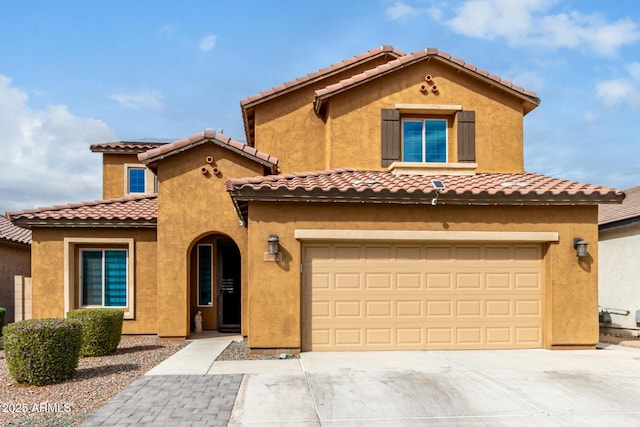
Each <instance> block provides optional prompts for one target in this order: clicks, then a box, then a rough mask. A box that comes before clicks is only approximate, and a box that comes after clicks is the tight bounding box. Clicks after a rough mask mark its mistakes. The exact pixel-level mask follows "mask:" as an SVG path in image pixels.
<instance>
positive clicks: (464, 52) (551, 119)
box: [0, 0, 640, 212]
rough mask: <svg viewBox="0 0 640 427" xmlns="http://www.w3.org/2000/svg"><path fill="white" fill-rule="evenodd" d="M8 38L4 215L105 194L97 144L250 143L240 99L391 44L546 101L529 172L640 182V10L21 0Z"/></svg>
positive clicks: (543, 1)
mask: <svg viewBox="0 0 640 427" xmlns="http://www.w3.org/2000/svg"><path fill="white" fill-rule="evenodd" d="M0 40H2V43H0V212H4V211H6V210H16V209H26V208H33V207H38V206H49V205H52V204H59V203H68V202H77V201H85V200H95V199H99V198H100V197H101V163H100V162H101V159H100V155H99V154H96V153H91V152H90V151H89V145H90V144H93V143H98V142H105V141H113V140H127V139H134V138H147V137H157V138H182V137H185V136H189V135H191V134H194V133H199V132H201V131H202V130H203V129H205V128H214V129H216V130H219V129H224V133H225V134H226V135H228V136H230V137H232V138H235V139H238V140H243V141H244V140H245V136H244V130H243V126H242V118H241V112H240V107H239V101H240V100H241V99H244V98H246V97H248V96H250V95H253V94H255V93H258V92H260V91H262V90H266V89H269V88H271V87H272V86H276V85H278V84H280V83H283V82H285V81H289V80H292V79H294V78H296V77H298V76H302V75H305V74H307V73H309V72H312V71H315V70H317V69H319V68H323V67H326V66H328V65H330V64H333V63H336V62H339V61H341V60H342V59H345V58H348V57H351V56H354V55H356V54H359V53H362V52H365V51H367V50H369V49H372V48H375V47H377V46H380V45H382V44H391V45H393V46H394V47H396V48H398V49H401V50H403V51H405V52H407V53H410V52H414V51H417V50H421V49H425V48H427V47H435V48H438V49H439V50H442V51H445V52H449V53H451V54H452V55H454V56H457V57H459V58H462V59H463V60H465V61H467V62H470V63H472V64H475V65H477V66H478V67H481V68H483V69H485V70H487V71H489V72H491V73H493V74H496V75H498V76H500V77H502V78H505V79H507V80H510V81H512V82H514V83H515V84H518V85H520V86H523V87H525V88H526V89H529V90H533V91H536V92H538V96H539V97H540V98H541V99H542V102H541V104H540V106H539V107H538V108H537V109H536V110H534V111H533V112H531V113H530V114H529V115H527V116H526V118H525V166H526V169H527V170H528V171H531V172H538V173H544V174H548V175H552V176H556V177H561V178H567V179H571V180H576V181H581V182H586V183H591V184H598V185H606V186H610V187H615V188H619V189H625V188H629V187H633V186H636V185H640V167H639V160H638V159H640V137H638V129H639V125H638V122H639V121H640V120H639V113H640V2H637V1H636V0H616V1H609V2H604V3H603V2H601V1H598V2H596V1H591V0H573V1H571V0H567V1H561V0H459V1H451V0H450V1H435V0H370V1H344V0H336V1H334V0H327V1H323V2H295V3H294V2H293V1H290V0H289V1H279V0H271V1H235V2H228V1H188V0H186V1H180V2H177V1H158V0H155V1H149V0H136V1H134V0H129V1H108V2H104V1H102V2H98V1H66V0H60V1H56V2H53V1H41V2H35V1H20V2H17V1H15V2H3V4H2V5H1V6H0Z"/></svg>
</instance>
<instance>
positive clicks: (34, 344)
mask: <svg viewBox="0 0 640 427" xmlns="http://www.w3.org/2000/svg"><path fill="white" fill-rule="evenodd" d="M2 334H3V341H4V352H5V353H4V354H5V359H6V361H7V368H8V369H9V373H10V374H11V376H12V377H13V378H14V379H15V380H16V381H17V382H19V383H29V384H33V385H38V386H41V385H47V384H55V383H59V382H62V381H64V380H67V379H69V378H72V377H74V376H75V374H76V369H77V367H78V360H79V359H80V345H81V339H82V325H81V322H79V321H77V320H73V319H32V320H24V321H21V322H16V323H11V324H9V325H7V326H5V327H4V328H3V329H2Z"/></svg>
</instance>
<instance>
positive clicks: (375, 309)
mask: <svg viewBox="0 0 640 427" xmlns="http://www.w3.org/2000/svg"><path fill="white" fill-rule="evenodd" d="M391 305H392V304H391V301H386V300H385V301H365V307H366V316H367V317H368V318H376V317H378V318H380V317H383V318H390V317H391V315H392V308H391Z"/></svg>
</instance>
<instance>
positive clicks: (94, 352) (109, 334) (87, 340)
mask: <svg viewBox="0 0 640 427" xmlns="http://www.w3.org/2000/svg"><path fill="white" fill-rule="evenodd" d="M67 317H68V318H69V319H77V320H80V321H81V322H82V348H81V349H80V354H81V355H82V356H83V357H84V356H104V355H106V354H111V353H113V352H114V351H116V349H117V348H118V344H120V338H121V336H122V321H123V319H124V312H123V311H122V310H118V309H116V308H81V309H79V310H74V311H70V312H69V313H67Z"/></svg>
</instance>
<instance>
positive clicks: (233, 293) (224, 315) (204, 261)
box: [189, 234, 241, 332]
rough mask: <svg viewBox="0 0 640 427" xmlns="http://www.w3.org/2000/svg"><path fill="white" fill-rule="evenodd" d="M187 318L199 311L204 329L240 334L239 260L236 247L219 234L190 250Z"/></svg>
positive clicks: (211, 235) (227, 238)
mask: <svg viewBox="0 0 640 427" xmlns="http://www.w3.org/2000/svg"><path fill="white" fill-rule="evenodd" d="M190 258H191V275H190V276H191V280H190V282H191V283H190V292H189V294H190V295H189V306H190V312H189V318H190V319H191V330H192V331H193V330H194V328H195V323H194V320H193V319H194V316H195V315H196V313H197V312H198V311H201V312H202V319H203V322H202V323H203V324H202V327H203V329H204V330H218V331H220V332H240V319H241V294H240V288H241V285H240V278H241V261H240V249H239V248H238V245H236V243H235V242H234V241H233V240H232V239H230V238H229V237H227V236H225V235H222V234H210V235H207V236H205V237H202V238H201V239H200V240H198V241H197V242H196V243H195V244H194V245H193V248H192V249H191V257H190Z"/></svg>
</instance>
